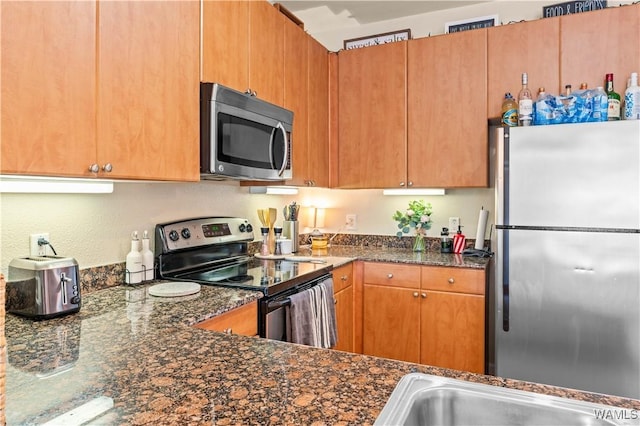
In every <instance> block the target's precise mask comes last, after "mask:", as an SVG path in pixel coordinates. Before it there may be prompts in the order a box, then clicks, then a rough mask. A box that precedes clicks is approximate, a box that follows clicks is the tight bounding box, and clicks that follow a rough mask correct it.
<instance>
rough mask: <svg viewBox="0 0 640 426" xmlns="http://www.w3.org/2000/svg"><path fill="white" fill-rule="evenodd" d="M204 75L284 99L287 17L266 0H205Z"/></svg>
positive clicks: (274, 100) (271, 98) (263, 95)
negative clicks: (285, 25)
mask: <svg viewBox="0 0 640 426" xmlns="http://www.w3.org/2000/svg"><path fill="white" fill-rule="evenodd" d="M202 10H203V17H202V71H201V80H202V81H208V82H214V83H220V84H222V85H225V86H228V87H231V88H233V89H236V90H238V91H241V92H244V91H246V90H251V91H252V92H255V93H256V95H257V96H258V97H259V98H260V99H263V100H265V101H267V102H271V103H274V104H276V105H283V102H284V76H283V74H284V31H285V30H284V28H285V27H284V23H285V20H286V18H285V17H284V15H282V14H281V13H280V12H279V11H278V10H277V9H275V8H274V7H273V6H272V5H271V4H270V3H269V2H267V1H217V0H215V1H214V0H205V1H203V9H202Z"/></svg>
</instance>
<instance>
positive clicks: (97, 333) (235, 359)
mask: <svg viewBox="0 0 640 426" xmlns="http://www.w3.org/2000/svg"><path fill="white" fill-rule="evenodd" d="M345 250H346V249H345ZM351 253H352V255H351V256H348V257H352V258H359V259H363V260H384V261H394V257H393V256H390V257H389V258H381V257H377V258H376V259H374V258H368V257H367V255H366V254H365V255H363V256H355V255H354V254H355V252H351ZM341 254H346V252H344V253H341ZM378 254H379V253H378ZM389 254H391V253H389ZM331 255H333V256H336V255H340V254H339V252H338V251H335V250H334V249H332V253H331ZM371 256H374V255H371ZM376 256H377V255H376ZM395 261H402V260H401V259H400V258H397V260H395ZM416 261H417V259H413V260H411V263H414V262H416ZM423 262H424V260H421V261H420V262H418V263H423ZM436 264H437V263H436ZM446 266H452V265H450V264H447V265H446ZM147 287H148V286H146V285H145V286H139V287H125V286H119V287H112V288H108V289H104V290H99V291H96V292H93V293H89V294H86V295H85V296H84V299H83V306H82V309H81V311H80V312H79V313H77V314H73V315H70V316H66V317H62V318H59V319H52V320H47V321H35V322H34V321H31V320H27V319H22V318H18V317H15V316H13V315H7V318H6V319H7V321H6V335H7V353H8V364H7V382H6V413H7V422H8V424H36V423H42V422H45V421H48V420H50V419H52V418H55V417H56V416H59V415H61V414H62V413H65V412H67V411H69V410H71V409H73V408H76V407H78V406H80V405H82V404H85V403H88V402H90V401H101V402H103V403H104V401H108V402H109V403H111V402H112V404H113V407H112V408H110V409H109V410H108V411H106V413H104V414H103V416H102V417H100V418H97V419H96V420H95V424H134V425H138V424H153V425H157V424H180V425H189V424H194V425H195V424H212V423H215V424H220V425H225V424H370V423H372V422H373V421H374V420H375V418H376V417H377V415H378V414H379V412H380V410H381V409H382V407H383V406H384V404H385V402H386V400H387V399H388V398H389V396H390V395H391V392H392V391H393V389H394V387H395V385H396V384H397V382H398V380H400V378H401V377H402V376H404V375H405V374H408V373H410V372H423V373H429V374H435V375H440V376H446V377H452V378H459V379H464V380H470V381H474V382H480V383H488V384H492V385H496V386H506V387H512V388H517V389H524V390H530V391H534V392H539V393H546V394H550V395H556V396H566V397H570V398H575V399H580V400H586V401H591V402H598V403H601V404H606V405H613V406H618V407H625V408H632V409H640V401H638V400H629V399H623V398H617V397H610V396H603V395H597V394H591V393H584V392H579V391H571V390H567V389H561V388H555V387H550V386H544V385H538V384H531V383H525V382H519V381H513V380H507V379H502V378H496V377H491V376H483V375H477V374H471V373H464V372H459V371H453V370H447V369H441V368H435V367H429V366H424V365H417V364H411V363H406V362H400V361H392V360H387V359H381V358H376V357H371V356H364V355H358V354H351V353H345V352H339V351H333V350H327V349H316V348H311V347H306V346H300V345H295V344H289V343H284V342H277V341H271V340H266V339H259V338H250V337H242V336H235V335H226V334H222V333H216V332H211V331H206V330H201V329H196V328H193V327H191V326H192V325H193V324H195V323H197V322H200V321H202V320H204V319H207V318H209V317H212V316H215V315H217V314H220V313H222V312H225V311H227V310H229V309H232V308H234V307H236V306H239V305H242V304H244V303H249V302H250V301H252V300H256V299H258V298H259V297H260V294H259V293H258V292H251V291H242V290H235V289H226V288H217V287H204V286H203V287H202V290H201V292H200V293H198V294H196V295H192V296H186V297H181V298H174V299H162V298H155V297H152V296H149V295H148V293H147V291H146V289H147Z"/></svg>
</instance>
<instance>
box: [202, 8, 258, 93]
mask: <svg viewBox="0 0 640 426" xmlns="http://www.w3.org/2000/svg"><path fill="white" fill-rule="evenodd" d="M201 61H202V66H201V67H202V69H201V80H202V81H206V82H213V83H220V84H222V85H224V86H227V87H232V88H234V89H236V90H239V91H244V90H246V89H247V88H249V2H248V1H219V0H204V1H203V2H202V58H201Z"/></svg>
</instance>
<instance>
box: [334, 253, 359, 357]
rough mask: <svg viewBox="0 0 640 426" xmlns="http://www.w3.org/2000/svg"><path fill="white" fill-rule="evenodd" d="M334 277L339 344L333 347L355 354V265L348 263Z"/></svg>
mask: <svg viewBox="0 0 640 426" xmlns="http://www.w3.org/2000/svg"><path fill="white" fill-rule="evenodd" d="M332 275H333V293H334V300H335V308H336V323H337V328H338V342H337V344H336V345H335V346H334V347H333V349H337V350H340V351H347V352H353V336H354V330H353V321H354V291H353V264H352V263H348V264H346V265H342V266H340V267H338V268H335V269H334V270H333V272H332Z"/></svg>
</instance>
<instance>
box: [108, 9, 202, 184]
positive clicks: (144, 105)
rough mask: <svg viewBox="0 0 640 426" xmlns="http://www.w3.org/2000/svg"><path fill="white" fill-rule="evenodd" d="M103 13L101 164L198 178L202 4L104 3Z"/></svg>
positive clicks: (116, 172) (122, 171)
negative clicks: (200, 5) (200, 23)
mask: <svg viewBox="0 0 640 426" xmlns="http://www.w3.org/2000/svg"><path fill="white" fill-rule="evenodd" d="M99 15H100V30H99V57H100V69H99V73H98V77H99V78H98V93H99V96H98V155H97V157H98V163H99V164H101V165H102V164H105V163H111V164H113V171H112V172H111V173H110V174H109V177H117V178H143V179H162V180H164V179H166V180H193V181H197V180H199V154H198V152H199V135H200V133H199V90H198V85H199V82H198V80H199V78H198V75H199V74H198V68H199V48H198V46H199V22H200V19H199V17H200V7H199V3H198V2H196V1H185V2H100V3H99Z"/></svg>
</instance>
